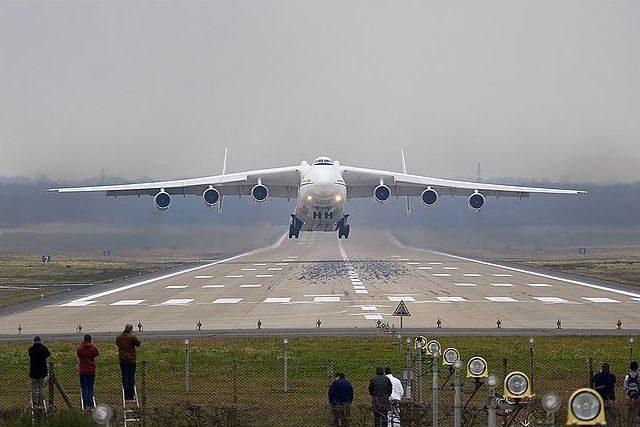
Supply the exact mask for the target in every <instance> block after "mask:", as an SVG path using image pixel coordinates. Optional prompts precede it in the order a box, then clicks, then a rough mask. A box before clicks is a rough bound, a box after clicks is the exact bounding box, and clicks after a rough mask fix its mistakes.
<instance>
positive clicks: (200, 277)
mask: <svg viewBox="0 0 640 427" xmlns="http://www.w3.org/2000/svg"><path fill="white" fill-rule="evenodd" d="M212 277H213V276H196V277H194V279H211V278H212Z"/></svg>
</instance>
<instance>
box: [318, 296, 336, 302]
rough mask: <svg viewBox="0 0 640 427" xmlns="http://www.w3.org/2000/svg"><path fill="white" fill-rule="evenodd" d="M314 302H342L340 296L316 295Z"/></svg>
mask: <svg viewBox="0 0 640 427" xmlns="http://www.w3.org/2000/svg"><path fill="white" fill-rule="evenodd" d="M313 302H340V297H334V296H331V297H314V298H313Z"/></svg>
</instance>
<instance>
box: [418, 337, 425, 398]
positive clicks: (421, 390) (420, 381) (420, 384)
mask: <svg viewBox="0 0 640 427" xmlns="http://www.w3.org/2000/svg"><path fill="white" fill-rule="evenodd" d="M417 359H418V393H416V394H417V398H418V402H419V403H421V404H422V403H424V378H423V373H422V349H421V348H418V357H417Z"/></svg>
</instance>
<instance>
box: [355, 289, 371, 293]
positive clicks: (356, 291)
mask: <svg viewBox="0 0 640 427" xmlns="http://www.w3.org/2000/svg"><path fill="white" fill-rule="evenodd" d="M355 293H356V294H368V293H369V291H367V290H366V289H356V290H355Z"/></svg>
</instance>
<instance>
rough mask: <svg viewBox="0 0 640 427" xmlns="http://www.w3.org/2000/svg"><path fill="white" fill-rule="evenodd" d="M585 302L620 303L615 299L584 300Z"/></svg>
mask: <svg viewBox="0 0 640 427" xmlns="http://www.w3.org/2000/svg"><path fill="white" fill-rule="evenodd" d="M582 299H583V300H585V301H591V302H620V301H618V300H615V299H611V298H582Z"/></svg>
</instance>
